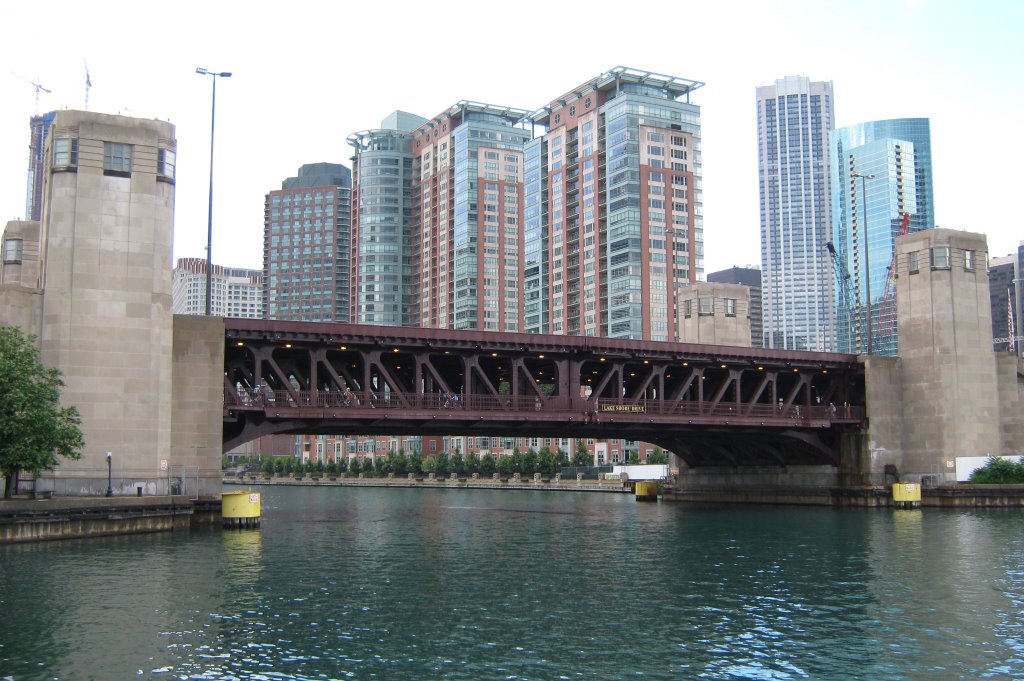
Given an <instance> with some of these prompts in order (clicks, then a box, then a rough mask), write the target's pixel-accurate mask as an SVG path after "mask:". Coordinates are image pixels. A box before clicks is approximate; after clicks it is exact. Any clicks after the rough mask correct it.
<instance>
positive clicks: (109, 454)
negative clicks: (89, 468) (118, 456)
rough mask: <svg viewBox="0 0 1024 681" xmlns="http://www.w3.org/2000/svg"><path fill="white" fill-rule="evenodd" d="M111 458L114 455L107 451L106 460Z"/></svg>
mask: <svg viewBox="0 0 1024 681" xmlns="http://www.w3.org/2000/svg"><path fill="white" fill-rule="evenodd" d="M112 458H114V455H113V454H111V453H110V452H107V461H110V460H111V459H112Z"/></svg>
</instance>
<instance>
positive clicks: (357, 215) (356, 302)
mask: <svg viewBox="0 0 1024 681" xmlns="http://www.w3.org/2000/svg"><path fill="white" fill-rule="evenodd" d="M426 122H427V120H426V119H425V118H422V117H420V116H416V115H414V114H410V113H406V112H404V111H395V112H394V113H392V114H391V115H390V116H388V117H387V118H386V119H384V121H383V122H382V123H381V127H380V128H379V129H376V130H364V131H363V132H357V133H353V134H351V135H349V136H348V143H349V144H350V145H351V146H352V148H353V150H354V152H355V153H354V156H353V157H352V169H353V180H354V181H353V185H352V197H353V198H352V218H351V219H352V245H353V248H352V258H353V259H352V264H351V284H350V286H351V291H352V299H351V302H350V315H349V316H350V318H351V321H352V322H354V323H357V324H383V325H387V326H417V325H418V322H419V314H418V304H419V299H418V293H419V288H418V287H419V262H420V260H419V253H418V252H417V251H416V248H415V244H416V243H418V238H417V233H418V229H419V227H418V225H416V224H415V223H414V221H413V207H414V203H413V195H412V187H413V176H414V173H413V153H412V131H413V130H415V129H416V128H417V127H419V126H420V125H423V124H424V123H426Z"/></svg>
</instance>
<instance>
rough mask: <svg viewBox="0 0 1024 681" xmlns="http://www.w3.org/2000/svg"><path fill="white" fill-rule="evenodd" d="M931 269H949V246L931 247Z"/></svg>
mask: <svg viewBox="0 0 1024 681" xmlns="http://www.w3.org/2000/svg"><path fill="white" fill-rule="evenodd" d="M932 269H933V270H948V269H949V246H933V247H932Z"/></svg>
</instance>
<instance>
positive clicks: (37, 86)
mask: <svg viewBox="0 0 1024 681" xmlns="http://www.w3.org/2000/svg"><path fill="white" fill-rule="evenodd" d="M11 75H12V76H15V77H17V78H21V79H22V80H23V81H25V82H26V83H28V84H29V85H31V86H32V87H34V88H35V89H36V108H35V111H33V112H32V115H33V116H38V115H39V93H40V92H45V93H46V94H50V90H47V89H46V88H44V87H43V86H42V84H41V83H40V82H39V78H38V77H37V78H36V79H35V80H34V81H32V80H29V79H28V78H26V77H25V76H20V75H18V74H17V73H15V72H14V71H11Z"/></svg>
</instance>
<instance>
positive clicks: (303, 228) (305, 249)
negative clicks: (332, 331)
mask: <svg viewBox="0 0 1024 681" xmlns="http://www.w3.org/2000/svg"><path fill="white" fill-rule="evenodd" d="M351 188H352V172H351V171H350V170H349V169H348V168H346V167H345V166H343V165H340V164H337V163H310V164H306V165H304V166H302V167H301V168H299V173H298V175H297V176H296V177H290V178H288V179H286V180H285V181H284V182H282V183H281V189H275V190H273V191H271V192H269V193H268V194H267V197H266V201H265V209H264V217H263V291H264V294H263V314H264V316H265V318H266V319H290V320H296V321H305V322H348V321H349V305H350V300H349V284H350V280H349V277H350V268H349V260H350V257H351V231H352V229H351V191H352V189H351Z"/></svg>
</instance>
